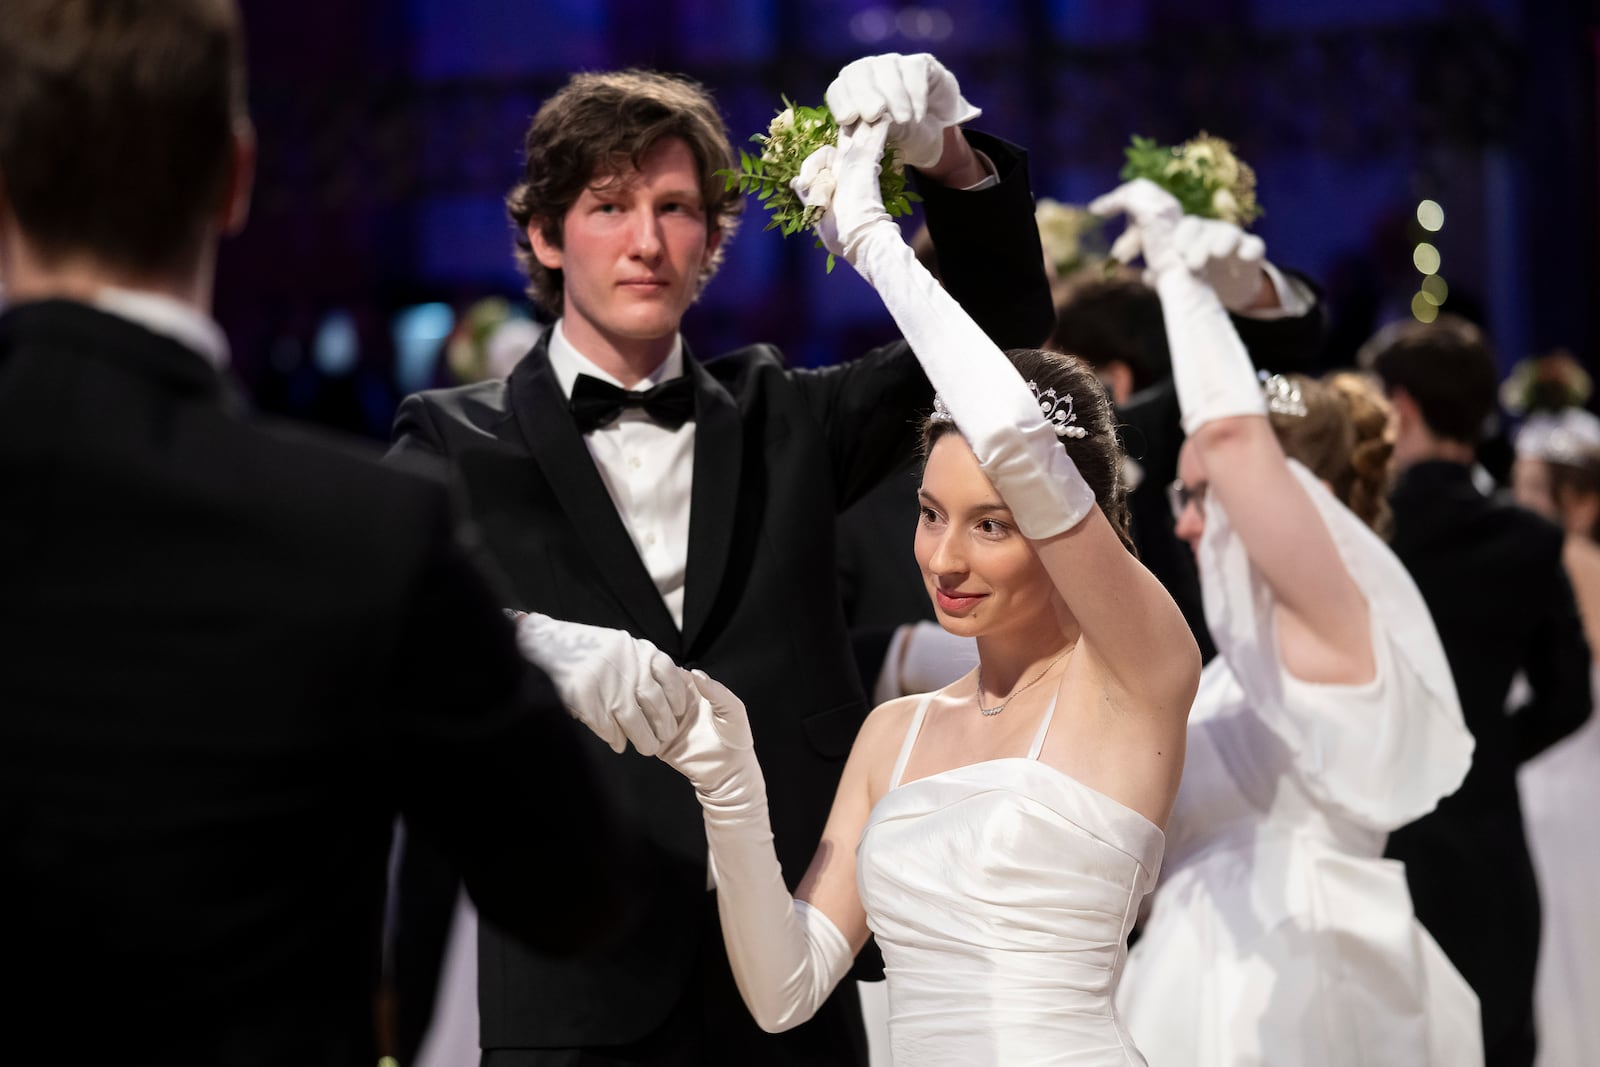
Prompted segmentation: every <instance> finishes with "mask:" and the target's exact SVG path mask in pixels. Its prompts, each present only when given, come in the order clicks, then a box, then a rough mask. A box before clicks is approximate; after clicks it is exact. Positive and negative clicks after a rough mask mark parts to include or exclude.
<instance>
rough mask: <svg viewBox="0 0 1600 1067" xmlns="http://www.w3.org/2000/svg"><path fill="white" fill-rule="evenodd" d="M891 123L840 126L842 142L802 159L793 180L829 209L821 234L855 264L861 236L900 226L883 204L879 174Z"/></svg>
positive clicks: (812, 203)
mask: <svg viewBox="0 0 1600 1067" xmlns="http://www.w3.org/2000/svg"><path fill="white" fill-rule="evenodd" d="M888 132H889V124H888V123H885V122H871V123H863V124H859V125H856V126H852V127H850V128H849V129H841V130H840V131H839V144H838V147H834V146H833V145H823V146H822V147H821V148H819V149H817V150H816V151H815V152H812V153H811V154H810V155H809V156H807V157H806V158H805V161H804V162H802V163H801V164H800V173H799V174H798V175H796V177H795V179H794V181H792V182H790V183H789V184H790V185H791V187H792V188H793V189H794V191H795V194H796V195H798V196H799V197H800V200H801V202H802V203H804V204H805V205H806V206H807V207H820V208H822V209H823V215H822V218H821V219H820V220H819V221H818V223H817V236H818V237H820V238H821V239H822V245H823V247H824V248H826V249H827V250H828V251H829V252H832V253H833V254H834V255H836V256H838V257H840V258H841V259H844V260H848V261H849V262H850V263H851V264H854V263H855V258H854V256H855V252H856V249H857V248H858V247H859V245H860V242H861V239H862V238H863V237H864V236H865V235H866V234H867V232H868V231H869V230H871V229H872V228H873V227H875V226H879V225H887V226H888V227H889V228H890V229H892V230H894V232H895V233H896V234H897V235H898V234H899V232H900V230H899V227H897V226H895V224H894V220H893V219H892V218H890V217H889V212H888V210H887V209H885V208H884V206H883V189H882V187H881V186H880V185H879V182H878V179H879V176H880V175H881V174H882V172H883V145H884V140H885V138H886V137H887V136H888Z"/></svg>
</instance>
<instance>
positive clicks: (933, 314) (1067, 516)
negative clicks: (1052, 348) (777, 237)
mask: <svg viewBox="0 0 1600 1067" xmlns="http://www.w3.org/2000/svg"><path fill="white" fill-rule="evenodd" d="M886 132H887V131H886V129H885V128H884V126H883V124H881V123H872V124H867V125H858V126H855V127H851V128H849V129H841V130H840V132H839V145H838V148H837V150H835V151H833V152H831V153H829V154H827V155H823V156H821V157H820V162H819V163H818V165H817V166H816V167H814V168H813V173H812V174H811V176H810V178H811V180H810V181H809V182H808V183H807V184H806V186H805V188H804V189H802V188H801V183H800V182H799V181H798V180H797V181H796V190H797V191H799V192H800V193H801V196H802V198H805V202H806V203H807V204H823V203H824V201H823V200H822V198H821V194H820V193H819V190H826V191H827V193H828V199H827V200H826V201H825V203H826V206H827V213H826V214H825V215H824V216H823V219H822V225H820V226H819V228H818V232H819V233H820V234H822V235H823V240H824V242H828V241H832V242H833V244H831V245H830V246H829V251H831V252H834V254H835V255H840V256H843V257H844V258H845V259H847V260H849V261H850V264H851V265H852V266H854V267H855V269H856V271H857V272H858V273H859V274H860V275H861V276H862V277H863V278H865V279H866V280H867V281H868V282H869V283H870V284H871V285H872V287H873V288H874V289H876V290H877V291H878V297H879V298H880V299H881V300H882V301H883V304H884V307H886V308H888V310H889V314H890V315H892V316H893V317H894V321H895V325H897V326H898V327H899V328H900V334H901V336H902V337H904V338H905V339H906V341H907V342H908V343H909V344H910V345H911V350H912V351H913V352H915V353H916V356H917V360H918V362H920V363H921V364H922V369H923V371H924V372H925V373H926V374H927V375H928V380H929V381H930V382H932V383H933V388H934V390H935V391H936V392H937V393H938V394H939V396H940V398H941V399H942V400H943V402H944V405H945V407H946V408H947V409H948V410H949V412H950V415H951V417H952V418H953V419H954V420H955V423H956V426H957V427H958V428H959V429H960V430H961V434H962V436H963V437H965V438H966V441H967V444H968V445H969V446H970V447H971V448H972V452H973V454H974V455H975V456H977V458H978V463H979V464H980V465H981V466H982V467H983V472H984V474H986V475H987V476H988V478H989V480H990V481H991V482H993V483H994V486H995V488H996V489H998V490H999V491H1000V495H1001V497H1003V498H1004V499H1005V502H1006V506H1007V507H1009V508H1010V509H1011V513H1012V515H1013V516H1015V518H1016V520H1017V526H1018V528H1019V529H1021V531H1022V532H1023V534H1024V535H1026V536H1027V537H1031V538H1034V539H1035V540H1042V539H1044V538H1048V537H1054V536H1055V535H1056V534H1059V533H1062V532H1063V531H1066V530H1069V529H1071V528H1072V527H1074V526H1076V525H1077V524H1078V523H1079V522H1081V521H1082V520H1083V518H1084V516H1086V515H1087V514H1089V512H1090V510H1091V509H1093V507H1094V506H1095V499H1094V490H1092V489H1090V488H1089V485H1088V483H1087V482H1085V481H1084V480H1083V476H1082V475H1081V474H1079V473H1078V467H1077V465H1076V464H1075V463H1073V462H1072V459H1071V457H1069V456H1068V455H1067V453H1066V450H1065V449H1064V448H1063V447H1062V445H1061V439H1060V437H1058V436H1057V434H1056V429H1055V426H1054V424H1052V423H1051V422H1048V421H1046V418H1045V414H1046V412H1045V411H1044V408H1047V407H1048V408H1051V412H1049V413H1050V414H1053V415H1054V416H1055V417H1057V418H1060V419H1065V418H1066V413H1065V412H1064V411H1063V410H1062V409H1061V408H1059V407H1054V406H1053V405H1051V403H1050V402H1049V401H1048V400H1045V401H1041V400H1040V399H1039V398H1038V397H1036V396H1035V395H1034V394H1033V392H1032V390H1030V389H1029V388H1028V386H1027V385H1026V384H1025V383H1024V382H1023V381H1022V378H1021V377H1020V376H1019V375H1018V374H1017V371H1016V368H1015V367H1013V366H1012V365H1011V361H1010V360H1008V359H1006V357H1005V355H1004V354H1003V353H1002V352H1001V351H1000V349H999V348H998V347H996V345H995V343H994V342H993V341H991V340H990V339H989V336H988V335H987V334H985V333H984V332H983V330H982V329H980V328H979V327H978V324H977V323H975V322H973V321H972V319H971V317H970V316H968V315H967V313H966V312H965V311H964V310H962V308H961V305H960V304H958V303H956V301H955V299H954V298H953V297H952V296H950V294H949V293H947V292H945V291H944V287H943V286H941V285H940V284H939V283H938V282H937V281H935V280H934V278H933V276H932V275H931V274H929V273H928V271H927V269H926V268H925V267H923V266H922V264H920V263H918V262H917V257H916V256H915V255H914V254H913V253H912V251H911V248H910V247H909V246H908V245H907V244H906V243H905V240H904V239H903V238H902V237H901V236H900V228H899V227H898V226H896V225H895V224H894V222H893V221H892V220H891V219H890V218H889V214H888V212H886V211H885V210H884V208H883V198H882V194H881V193H880V192H879V189H878V172H879V167H880V161H881V159H882V157H883V142H884V137H885V134H886ZM806 162H807V163H811V162H812V160H809V159H808V160H807V161H806ZM824 169H826V170H827V172H828V178H829V179H830V180H827V181H824V180H822V178H821V175H820V173H819V172H820V171H822V170H824ZM804 174H805V170H804V169H802V175H804ZM1075 417H1076V416H1074V418H1075Z"/></svg>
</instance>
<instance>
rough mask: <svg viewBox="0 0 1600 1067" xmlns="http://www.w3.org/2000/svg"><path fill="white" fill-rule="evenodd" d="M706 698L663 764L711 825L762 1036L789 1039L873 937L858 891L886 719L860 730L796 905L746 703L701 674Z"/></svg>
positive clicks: (729, 917) (715, 861)
mask: <svg viewBox="0 0 1600 1067" xmlns="http://www.w3.org/2000/svg"><path fill="white" fill-rule="evenodd" d="M693 678H694V683H695V686H696V687H697V688H698V690H699V692H700V693H701V694H702V699H701V700H700V701H698V702H697V704H696V706H695V707H693V708H691V709H690V711H689V713H688V715H687V716H686V718H685V721H684V723H683V725H682V727H681V729H680V730H679V732H678V734H677V736H676V737H674V738H672V739H671V740H670V741H668V742H667V743H666V744H664V745H663V746H662V748H661V752H660V756H661V759H662V760H664V761H665V762H666V763H667V764H669V765H670V766H671V767H672V768H673V769H675V770H677V771H678V772H679V773H680V774H682V775H683V776H684V777H686V778H688V779H689V781H690V783H691V784H692V785H693V786H694V789H695V795H696V796H697V797H698V799H699V801H700V807H701V810H702V813H703V814H704V817H705V826H706V844H707V848H708V850H709V852H710V857H711V870H712V874H713V875H714V877H715V879H716V883H717V911H718V913H719V915H720V916H721V919H722V934H723V942H724V944H725V945H726V946H727V951H728V962H729V963H730V964H731V966H732V969H733V977H734V981H735V983H736V984H737V985H738V987H739V993H740V995H741V996H742V997H743V998H744V1002H745V1005H746V1006H747V1007H748V1008H749V1009H750V1013H751V1015H753V1016H754V1017H755V1020H756V1022H757V1023H758V1024H759V1025H760V1026H761V1028H762V1029H764V1030H767V1031H769V1032H777V1031H780V1030H787V1029H790V1028H791V1027H794V1026H798V1025H799V1024H801V1023H803V1022H805V1021H806V1020H807V1019H809V1018H811V1016H812V1015H814V1014H815V1013H816V1011H817V1009H818V1008H819V1007H820V1006H821V1005H822V1002H823V1001H824V1000H826V999H827V997H828V994H830V993H831V992H832V991H833V989H834V987H835V986H837V985H838V984H839V981H840V979H841V978H843V977H844V975H845V972H846V971H848V970H849V968H850V962H851V961H852V960H853V959H854V958H855V955H856V953H857V952H859V951H860V950H861V946H862V945H863V944H865V943H866V940H867V921H866V913H865V911H864V910H863V908H862V906H861V901H860V898H859V896H858V895H857V892H856V880H855V878H856V872H855V851H856V844H857V842H858V841H859V840H860V838H861V831H862V829H863V827H865V826H866V821H867V815H868V813H869V812H870V810H871V790H870V782H869V778H870V774H871V773H872V769H873V767H874V764H875V760H874V753H876V752H877V751H878V748H879V747H880V746H879V745H877V744H876V743H875V742H874V741H873V740H872V739H873V738H877V737H879V736H880V735H881V734H882V732H883V731H882V729H881V727H874V726H872V725H871V724H872V723H874V722H880V723H881V721H882V719H883V716H881V715H874V716H872V718H871V719H869V722H868V725H864V726H863V727H862V731H861V736H860V737H858V738H857V741H856V744H855V746H854V747H853V748H852V750H851V754H850V759H849V762H848V763H847V764H846V767H845V772H844V775H843V777H842V779H841V780H840V784H839V791H838V794H837V795H836V797H835V799H834V806H833V811H832V813H831V814H830V815H829V818H828V824H827V827H826V829H825V830H824V833H823V839H822V843H821V845H820V846H819V847H818V849H817V853H816V857H815V858H814V859H813V860H812V863H811V867H810V868H809V869H808V870H807V872H806V876H805V878H804V880H803V881H802V882H801V885H800V888H799V891H798V893H797V894H795V895H794V896H793V897H791V895H790V893H789V891H788V889H787V888H786V887H785V884H784V880H783V870H782V868H781V867H780V866H779V865H778V857H777V853H776V852H775V851H774V849H773V842H772V824H771V820H770V819H769V817H768V814H767V790H766V782H765V779H764V778H763V777H762V774H761V765H760V764H759V763H758V762H757V761H756V756H755V750H754V747H753V743H752V740H751V735H750V722H749V719H748V718H747V717H746V715H745V709H744V705H743V704H742V703H741V702H740V701H739V699H738V698H737V697H736V696H734V695H733V694H732V693H731V692H729V691H728V690H727V689H726V688H725V687H724V686H722V685H720V684H718V683H717V682H715V681H712V680H711V679H710V678H708V677H706V676H705V675H704V674H701V673H699V672H695V673H694V675H693Z"/></svg>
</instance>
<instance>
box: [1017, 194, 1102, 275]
mask: <svg viewBox="0 0 1600 1067" xmlns="http://www.w3.org/2000/svg"><path fill="white" fill-rule="evenodd" d="M1033 218H1034V221H1035V222H1036V223H1038V225H1039V243H1040V244H1041V245H1042V246H1043V247H1044V258H1045V259H1046V260H1048V261H1049V263H1050V266H1051V267H1052V268H1053V269H1054V270H1055V276H1056V277H1057V278H1066V277H1068V276H1069V275H1071V274H1073V273H1075V272H1076V271H1078V270H1080V269H1082V268H1084V267H1086V266H1089V265H1090V264H1095V263H1101V262H1104V260H1105V258H1106V256H1107V254H1108V253H1107V248H1106V238H1105V224H1106V220H1105V219H1102V218H1101V217H1100V216H1098V215H1093V214H1090V213H1089V211H1088V210H1086V209H1084V208H1081V207H1079V206H1077V205H1076V204H1064V203H1062V202H1061V201H1059V200H1052V199H1050V198H1049V197H1040V198H1039V201H1038V202H1037V203H1036V204H1035V205H1034V209H1033Z"/></svg>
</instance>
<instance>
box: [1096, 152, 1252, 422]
mask: <svg viewBox="0 0 1600 1067" xmlns="http://www.w3.org/2000/svg"><path fill="white" fill-rule="evenodd" d="M1089 210H1090V211H1092V212H1094V213H1095V214H1097V215H1115V214H1119V213H1124V212H1125V213H1126V214H1127V216H1128V221H1129V224H1130V226H1131V227H1135V228H1137V231H1138V234H1139V245H1140V249H1141V251H1142V252H1143V254H1144V262H1145V266H1146V267H1147V268H1148V271H1147V277H1148V278H1150V279H1151V284H1153V285H1154V287H1155V290H1156V293H1157V294H1158V295H1159V296H1160V297H1161V311H1162V316H1163V318H1164V319H1165V321H1166V328H1167V346H1168V347H1169V348H1170V349H1171V350H1172V379H1173V384H1174V385H1175V386H1176V388H1177V390H1178V404H1179V406H1180V407H1181V408H1182V409H1183V428H1184V431H1185V432H1186V433H1189V434H1193V433H1194V432H1195V430H1196V429H1198V428H1199V427H1201V426H1203V425H1205V424H1206V423H1208V422H1212V421H1215V420H1217V419H1225V418H1231V417H1233V416H1237V415H1265V414H1266V410H1267V409H1266V404H1265V403H1264V402H1263V401H1262V399H1261V388H1260V385H1259V384H1258V383H1257V381H1256V373H1255V368H1254V366H1252V365H1251V362H1250V354H1249V353H1248V352H1246V351H1245V347H1244V342H1242V341H1240V340H1239V335H1238V333H1237V332H1236V331H1235V330H1234V328H1233V323H1232V322H1230V321H1229V320H1228V312H1227V310H1226V309H1225V308H1224V307H1223V306H1222V302H1221V300H1219V299H1218V297H1217V294H1216V292H1215V290H1213V289H1212V287H1211V285H1210V284H1209V283H1208V282H1207V281H1206V279H1205V278H1204V277H1203V276H1202V274H1201V273H1200V271H1201V270H1202V269H1203V268H1204V267H1205V263H1206V260H1207V257H1206V255H1205V251H1204V247H1203V245H1197V244H1195V243H1193V242H1191V241H1189V240H1188V239H1187V235H1191V234H1193V233H1194V232H1195V231H1194V227H1193V226H1191V225H1190V222H1191V219H1190V217H1188V216H1185V215H1184V213H1183V208H1182V207H1181V206H1180V205H1179V204H1178V201H1177V198H1176V197H1174V196H1173V195H1172V194H1171V193H1169V192H1167V191H1166V190H1165V189H1163V188H1161V187H1160V186H1159V185H1157V184H1155V183H1154V182H1152V181H1150V180H1149V179H1146V178H1135V179H1134V180H1133V181H1131V182H1127V183H1125V184H1123V185H1120V186H1118V187H1117V188H1116V189H1113V190H1112V191H1111V192H1109V193H1107V194H1105V195H1104V196H1102V197H1099V198H1097V199H1096V200H1094V202H1092V203H1091V204H1090V205H1089ZM1193 221H1195V222H1204V221H1206V220H1193ZM1223 225H1226V224H1223Z"/></svg>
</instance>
